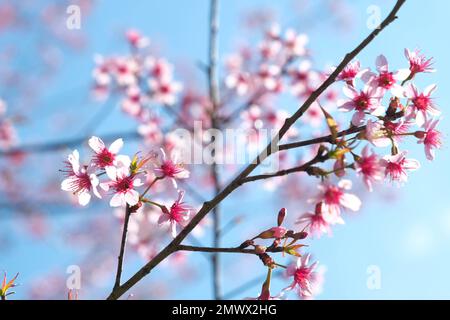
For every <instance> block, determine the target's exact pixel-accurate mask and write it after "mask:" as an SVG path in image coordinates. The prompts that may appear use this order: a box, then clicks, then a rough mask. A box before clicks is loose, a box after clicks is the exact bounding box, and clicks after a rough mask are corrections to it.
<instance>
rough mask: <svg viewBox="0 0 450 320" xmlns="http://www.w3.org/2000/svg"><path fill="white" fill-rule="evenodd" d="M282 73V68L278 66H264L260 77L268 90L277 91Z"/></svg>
mask: <svg viewBox="0 0 450 320" xmlns="http://www.w3.org/2000/svg"><path fill="white" fill-rule="evenodd" d="M280 72H281V70H280V67H278V66H277V65H267V64H263V65H261V66H260V69H259V72H258V77H259V79H260V80H261V82H262V84H263V86H264V87H265V88H266V89H267V90H275V89H276V88H277V85H278V76H279V75H280Z"/></svg>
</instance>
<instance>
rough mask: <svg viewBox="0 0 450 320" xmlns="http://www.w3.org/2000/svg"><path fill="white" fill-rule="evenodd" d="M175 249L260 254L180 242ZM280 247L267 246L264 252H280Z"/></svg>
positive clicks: (239, 249)
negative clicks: (188, 244)
mask: <svg viewBox="0 0 450 320" xmlns="http://www.w3.org/2000/svg"><path fill="white" fill-rule="evenodd" d="M177 251H194V252H209V253H218V252H222V253H245V254H256V255H258V254H260V253H258V252H257V251H256V250H255V249H242V248H239V247H236V248H217V247H197V246H187V245H182V244H180V245H179V246H178V247H177ZM282 251H283V248H282V247H276V248H273V247H272V248H271V247H269V248H267V250H266V252H272V253H276V252H282Z"/></svg>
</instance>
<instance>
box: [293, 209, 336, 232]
mask: <svg viewBox="0 0 450 320" xmlns="http://www.w3.org/2000/svg"><path fill="white" fill-rule="evenodd" d="M322 205H323V203H322V202H319V203H318V204H316V208H315V211H314V212H306V213H304V214H303V215H301V216H300V217H299V218H298V219H297V221H296V222H295V223H296V224H299V225H304V226H305V228H306V230H307V231H308V232H309V233H310V234H311V235H313V236H315V237H317V238H320V237H321V235H322V234H329V235H331V225H333V224H344V220H343V219H342V217H340V216H335V217H334V219H333V221H329V220H325V218H324V216H323V211H322ZM328 218H329V217H328ZM328 218H327V219H328Z"/></svg>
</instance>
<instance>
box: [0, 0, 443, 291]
mask: <svg viewBox="0 0 450 320" xmlns="http://www.w3.org/2000/svg"><path fill="white" fill-rule="evenodd" d="M347 2H348V4H349V5H350V6H351V8H352V11H353V14H354V16H353V24H354V26H353V28H352V29H351V30H350V31H346V32H342V31H338V30H335V29H334V28H333V27H332V24H330V23H329V21H327V20H326V18H322V19H323V21H320V24H319V25H318V26H317V27H315V28H313V29H312V30H309V36H310V39H311V42H310V46H311V49H312V50H313V52H314V54H315V63H316V65H317V66H325V65H328V64H336V63H338V62H339V61H340V59H341V58H342V57H343V56H344V54H345V53H346V52H348V51H349V50H351V49H352V48H353V47H354V46H355V44H356V43H358V42H359V41H360V40H361V39H362V38H363V37H365V36H366V35H367V34H368V33H369V32H370V30H368V28H367V27H366V19H367V13H366V9H367V7H368V6H369V5H372V4H375V5H379V6H380V8H381V9H382V10H381V13H382V16H383V17H384V16H385V15H386V14H387V13H388V10H389V9H390V8H391V5H392V3H393V1H387V0H384V1H383V0H378V1H376V0H372V1H365V0H364V1H347ZM258 6H259V7H269V8H274V9H275V10H276V12H278V16H279V18H280V19H279V21H293V18H294V17H293V13H292V10H291V8H292V6H291V1H288V0H283V1H277V2H275V1H264V0H247V1H245V2H244V1H238V0H227V1H222V5H221V11H220V22H221V28H220V53H221V54H223V53H227V52H231V51H232V50H233V48H235V45H236V43H238V42H239V40H243V39H244V40H245V37H246V36H245V34H244V33H242V32H241V30H240V29H239V28H240V27H239V26H240V25H239V23H238V20H239V18H240V15H241V13H242V12H243V11H245V10H246V9H250V8H254V7H258ZM449 10H450V3H449V2H444V1H437V0H435V1H428V2H426V5H425V3H424V2H423V1H419V0H408V1H407V3H406V5H405V6H404V8H402V10H401V11H400V14H399V19H398V20H397V21H396V22H394V23H393V24H392V25H391V26H389V27H388V28H387V29H386V30H385V31H383V33H382V34H381V35H380V37H379V38H377V39H376V40H375V41H373V42H372V43H371V44H370V46H369V47H368V48H367V49H365V50H364V52H363V53H362V54H361V55H360V56H359V58H360V60H361V61H362V63H363V65H373V63H374V59H375V57H376V56H377V55H378V54H380V53H383V54H385V55H386V56H387V58H388V59H389V61H390V63H391V65H393V66H394V67H402V66H405V58H404V56H403V49H404V48H405V47H408V48H415V47H420V48H422V49H423V51H424V52H425V53H426V54H427V55H432V56H433V57H434V58H435V61H436V63H435V66H436V69H437V70H438V72H437V73H436V74H433V75H431V76H423V77H421V79H419V80H418V81H417V82H418V84H419V86H420V87H422V88H423V87H425V86H426V85H428V84H431V83H437V84H438V91H437V93H436V102H437V105H438V106H439V107H440V109H441V110H442V111H443V115H444V118H443V121H442V125H441V131H442V132H443V133H444V135H445V137H446V138H447V137H448V130H449V128H450V125H449V123H448V122H447V121H446V120H447V115H446V109H447V106H448V105H449V102H450V90H449V89H450V88H449V82H448V79H447V78H448V75H449V74H450V60H449V59H448V52H449V49H450V48H449V44H448V41H446V38H447V37H446V35H445V34H444V30H448V17H447V15H448V12H449ZM207 15H208V2H207V1H206V0H191V1H176V0H168V1H152V2H149V1H144V0H141V1H133V2H131V3H128V4H126V5H125V3H124V2H123V1H116V0H115V1H110V0H108V1H106V0H100V1H99V3H98V6H97V7H95V10H94V12H93V14H92V15H91V16H89V17H86V19H83V25H82V31H83V32H85V33H86V34H88V35H89V47H88V48H87V50H85V52H83V53H82V54H81V55H79V54H78V55H72V54H69V53H67V54H65V55H64V64H63V70H62V73H61V74H60V75H59V76H58V78H57V79H56V81H54V83H52V84H51V85H50V87H49V89H48V91H47V92H46V94H45V95H44V98H43V99H42V101H41V104H42V106H41V107H40V108H39V110H40V111H39V112H40V115H37V114H36V116H35V117H34V118H33V122H32V124H31V125H27V127H26V128H25V127H24V128H21V131H20V134H21V139H22V140H23V141H25V142H36V141H46V140H52V139H55V138H54V137H55V132H54V131H53V130H52V129H47V128H48V127H47V126H46V123H48V121H51V120H52V119H54V118H52V115H53V113H56V112H60V111H61V110H64V111H65V112H76V113H77V114H79V119H80V122H81V123H82V122H86V123H87V122H88V119H89V114H90V113H91V112H92V110H94V109H95V108H99V107H100V106H98V105H97V104H93V103H91V102H89V99H88V98H87V89H88V86H89V79H90V78H89V77H90V72H91V68H92V56H93V54H95V53H104V54H108V53H114V52H120V51H124V50H126V48H125V47H124V46H122V43H121V37H120V36H119V35H121V33H120V32H121V31H122V30H123V29H126V28H128V27H134V28H137V29H139V30H141V31H142V32H143V33H144V34H146V35H148V36H149V37H150V38H151V39H152V41H153V42H154V43H157V44H158V45H160V47H161V52H163V53H164V54H165V55H167V56H168V58H169V59H170V60H172V61H191V62H195V61H206V53H207V43H206V39H207V31H206V30H207V29H206V27H207ZM282 25H283V23H282ZM283 26H284V27H288V26H289V25H283ZM199 78H200V80H201V77H199ZM119 123H120V124H121V125H122V126H128V128H132V127H133V122H132V121H123V119H122V118H121V117H120V113H119V112H117V113H114V114H112V115H111V116H110V118H109V119H108V121H105V123H104V124H103V125H101V126H100V127H99V128H98V130H97V133H98V134H99V135H101V134H105V133H108V132H113V131H114V130H115V128H116V127H117V125H118V124H119ZM78 127H79V123H76V124H74V123H69V127H68V128H67V130H65V131H60V132H58V137H57V138H60V137H62V136H66V137H71V136H73V135H74V133H75V132H76V130H77V128H78ZM37 133H39V134H37ZM409 147H410V148H411V151H410V152H411V154H413V155H414V158H417V159H419V160H420V161H421V163H422V168H421V170H419V171H417V172H415V173H413V174H411V176H410V181H409V183H408V184H407V185H406V186H404V187H403V188H402V189H400V190H399V191H397V190H396V191H395V192H396V193H398V197H397V199H396V200H395V201H386V200H385V199H383V198H381V197H373V198H371V199H370V200H369V201H368V202H367V205H366V206H364V207H363V209H362V210H361V212H360V213H358V214H357V215H355V216H354V217H349V218H347V220H346V221H347V223H346V225H344V226H339V227H337V228H336V230H335V232H334V235H333V237H330V238H328V237H324V238H322V239H320V240H317V241H313V242H311V243H310V246H311V251H312V252H313V253H314V256H315V257H316V258H317V259H319V260H320V262H321V263H322V264H324V265H326V267H327V272H326V282H325V287H324V292H323V294H322V295H321V296H320V298H323V299H333V298H337V299H381V298H386V299H394V298H401V299H403V298H405V299H408V298H411V299H418V298H427V299H444V298H446V299H449V298H450V291H449V290H448V286H449V285H450V276H449V274H448V270H449V269H450V246H449V243H450V204H449V203H448V201H447V200H448V194H449V193H448V190H449V188H448V185H449V178H450V174H449V173H448V170H447V168H446V165H447V164H448V163H450V162H449V161H450V152H449V149H448V147H447V145H444V147H443V149H442V150H441V151H440V152H438V154H437V158H436V160H435V161H434V162H432V163H430V162H429V161H427V160H426V159H425V156H424V154H423V150H422V148H420V147H418V146H416V145H414V144H409V145H408V148H409ZM385 192H386V193H389V192H393V191H392V189H390V188H387V189H386V191H385ZM258 197H259V195H252V196H251V197H249V198H248V199H240V201H239V205H240V207H241V208H242V207H244V208H248V210H249V211H250V210H251V211H252V212H259V211H264V210H267V208H266V207H262V206H260V205H258V203H259V202H260V201H258ZM233 206H234V207H235V206H236V204H235V202H232V201H230V202H229V203H227V204H226V208H228V207H229V209H230V210H232V209H233ZM293 209H294V208H293ZM76 210H77V209H74V212H73V213H69V214H68V215H63V216H61V217H55V218H54V219H53V223H54V224H55V226H60V225H70V224H71V223H73V222H74V221H76V220H79V219H82V218H83V217H82V216H79V215H77V213H76ZM272 211H273V212H276V208H275V207H274V208H273V210H272ZM74 215H76V216H74ZM108 218H111V217H108ZM1 224H3V225H1ZM1 224H0V228H1V229H0V230H6V229H8V230H11V229H13V228H14V222H4V221H3V220H2V221H1ZM14 230H15V229H14ZM239 232H240V230H236V231H235V232H233V233H231V234H230V236H229V238H227V239H225V241H226V242H229V243H230V244H232V243H233V240H234V239H233V238H234V236H238V235H240V233H239ZM15 241H17V243H18V245H17V249H16V250H14V252H12V251H11V252H6V254H1V255H0V269H3V268H4V269H6V270H8V271H9V272H10V273H12V272H14V271H15V270H20V272H21V281H20V282H21V283H22V284H23V285H24V286H26V282H27V281H28V280H29V279H31V278H32V277H33V276H35V275H37V274H39V273H41V272H44V271H46V270H48V269H49V267H51V268H54V269H55V270H58V272H62V273H64V270H65V266H67V265H68V264H76V262H77V259H79V258H80V253H78V252H75V253H74V252H70V250H67V248H66V247H64V246H61V245H60V244H59V243H58V236H57V235H54V236H52V237H50V238H49V239H46V240H45V242H34V241H33V240H32V239H30V238H28V237H27V236H25V235H24V234H23V233H21V232H20V231H17V232H15ZM231 259H233V258H232V257H225V258H224V263H225V264H226V265H228V263H229V261H231ZM244 261H245V265H244V270H242V274H243V278H245V275H246V274H248V275H251V274H252V273H254V272H253V271H251V267H250V266H255V264H253V262H254V261H250V260H248V259H246V260H244ZM139 263H140V262H139V261H135V262H134V263H133V264H132V265H131V266H129V268H128V269H127V270H126V274H131V272H132V271H133V268H134V267H137V266H138V265H139ZM246 263H248V265H247V264H246ZM194 264H196V265H198V266H199V267H200V268H209V267H208V266H207V265H206V263H205V260H204V259H203V258H202V257H199V258H198V259H195V260H194ZM372 265H375V266H378V267H379V270H380V271H381V288H380V289H379V290H369V289H368V288H367V285H366V282H367V279H368V274H367V268H368V267H369V266H372ZM233 268H236V267H233ZM233 268H231V267H230V270H234V269H233ZM247 269H248V270H247ZM238 270H239V267H238ZM158 272H159V271H158V270H156V271H155V273H154V274H153V275H154V276H156V277H157V275H158ZM261 274H264V271H263V270H262V269H261ZM227 279H229V278H227ZM208 280H209V279H203V280H201V281H199V283H198V285H196V286H195V287H194V288H192V289H191V290H180V291H179V292H178V293H177V294H176V295H175V298H209V297H210V296H209V292H210V288H209V287H210V285H209V282H208ZM241 280H242V278H241ZM237 284H238V282H237V281H234V280H228V281H227V282H226V283H225V287H226V288H227V289H232V288H233V287H234V286H236V285H237ZM258 290H259V285H258V286H256V287H255V288H252V289H250V290H248V291H247V292H243V293H242V296H240V297H237V298H242V297H245V296H249V295H255V294H256V293H257V291H258ZM17 291H18V294H17V297H18V298H22V297H24V296H23V294H22V293H20V291H21V289H20V287H19V288H18V290H17ZM104 292H106V291H104ZM100 297H101V296H100Z"/></svg>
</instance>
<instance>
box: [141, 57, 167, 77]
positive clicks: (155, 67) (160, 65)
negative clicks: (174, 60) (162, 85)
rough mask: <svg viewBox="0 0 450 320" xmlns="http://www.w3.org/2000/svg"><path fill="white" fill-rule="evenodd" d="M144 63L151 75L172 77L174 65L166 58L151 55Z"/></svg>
mask: <svg viewBox="0 0 450 320" xmlns="http://www.w3.org/2000/svg"><path fill="white" fill-rule="evenodd" d="M144 65H145V68H146V69H147V70H148V74H149V76H151V77H153V78H156V79H165V80H170V79H172V75H173V66H172V65H171V64H170V63H169V62H168V61H167V60H166V59H164V58H156V57H153V56H149V57H147V58H146V59H145V63H144Z"/></svg>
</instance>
